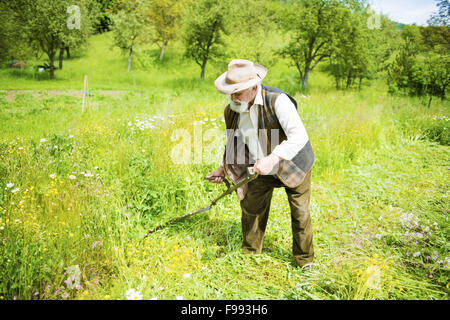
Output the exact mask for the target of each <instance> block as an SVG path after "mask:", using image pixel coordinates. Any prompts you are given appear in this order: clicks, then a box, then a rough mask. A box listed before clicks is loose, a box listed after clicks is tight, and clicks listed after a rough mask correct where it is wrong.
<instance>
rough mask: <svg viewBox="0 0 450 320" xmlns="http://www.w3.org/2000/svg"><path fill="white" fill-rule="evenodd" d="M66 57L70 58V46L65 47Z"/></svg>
mask: <svg viewBox="0 0 450 320" xmlns="http://www.w3.org/2000/svg"><path fill="white" fill-rule="evenodd" d="M66 53H67V59H70V48H69V47H66Z"/></svg>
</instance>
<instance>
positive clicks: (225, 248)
mask: <svg viewBox="0 0 450 320" xmlns="http://www.w3.org/2000/svg"><path fill="white" fill-rule="evenodd" d="M166 230H167V234H168V235H170V236H180V235H184V236H189V237H191V238H193V239H194V240H196V241H199V242H202V244H203V246H204V247H207V248H209V249H207V250H206V252H205V253H204V254H203V255H202V260H203V261H211V260H215V259H218V258H222V257H224V256H226V255H229V254H239V253H242V254H243V251H242V230H241V224H240V223H239V222H236V221H230V220H212V219H211V217H210V216H208V215H207V214H204V215H201V216H196V217H189V218H187V219H186V220H183V221H180V222H178V223H177V224H173V225H170V226H168V227H167V228H166ZM291 250H292V248H288V247H284V246H281V245H279V244H278V243H277V240H276V238H274V237H272V236H271V235H270V234H268V233H267V232H266V235H265V238H264V243H263V249H262V253H261V255H267V256H268V257H270V258H272V259H275V260H278V261H280V262H283V263H286V262H288V263H290V264H291V266H292V267H296V266H297V264H296V263H295V260H294V258H293V256H292V252H291ZM257 256H258V255H257Z"/></svg>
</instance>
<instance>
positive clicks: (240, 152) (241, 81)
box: [207, 59, 315, 267]
mask: <svg viewBox="0 0 450 320" xmlns="http://www.w3.org/2000/svg"><path fill="white" fill-rule="evenodd" d="M266 74H267V69H266V68H265V67H263V66H261V65H258V64H255V63H253V62H251V61H248V60H241V59H236V60H233V61H231V62H230V63H229V65H228V70H227V71H226V72H225V73H223V74H222V75H221V76H220V77H218V78H217V79H216V81H215V83H214V84H215V87H216V89H217V90H218V91H219V92H220V93H222V94H226V95H229V96H230V102H229V104H228V105H227V106H226V107H225V111H224V116H225V123H226V129H227V130H226V131H227V138H226V146H225V151H224V154H223V158H222V161H221V165H220V167H219V168H218V169H217V170H215V171H213V172H212V173H211V174H210V175H209V176H208V177H207V178H208V179H209V180H210V181H211V182H213V183H221V182H223V178H224V177H225V175H226V176H227V177H228V178H229V179H230V180H231V181H232V182H233V183H234V184H237V183H239V182H240V181H242V180H243V179H245V178H246V176H247V167H249V166H252V165H254V171H255V172H258V173H259V174H260V175H259V176H258V178H256V179H255V180H253V181H251V182H250V183H248V184H246V185H244V186H242V187H240V188H238V189H237V190H236V193H237V196H238V199H239V200H240V205H241V209H242V219H241V221H242V235H243V242H242V249H243V251H244V252H245V253H260V252H261V250H262V244H263V239H264V233H265V230H266V225H267V219H268V217H269V211H270V202H271V199H272V193H273V189H274V188H280V187H284V189H285V191H286V194H287V198H288V201H289V206H290V211H291V225H292V236H293V243H292V252H293V256H294V259H295V261H296V263H297V264H298V265H299V266H301V267H306V266H311V265H312V262H313V260H314V248H313V231H312V224H311V215H310V195H311V171H312V167H313V165H314V161H315V158H314V152H313V150H312V148H311V143H310V142H309V137H308V134H307V132H306V130H305V127H304V125H303V123H302V121H301V119H300V117H299V114H298V112H297V103H296V101H295V100H294V99H293V98H292V97H291V96H289V95H288V94H286V93H284V92H283V91H281V90H280V89H277V88H274V87H269V86H266V85H263V84H262V80H263V79H264V77H265V76H266Z"/></svg>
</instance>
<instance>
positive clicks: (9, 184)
mask: <svg viewBox="0 0 450 320" xmlns="http://www.w3.org/2000/svg"><path fill="white" fill-rule="evenodd" d="M6 187H7V188H8V189H9V188H12V187H14V183H12V182H10V183H7V184H6Z"/></svg>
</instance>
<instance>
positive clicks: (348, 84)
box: [346, 73, 352, 89]
mask: <svg viewBox="0 0 450 320" xmlns="http://www.w3.org/2000/svg"><path fill="white" fill-rule="evenodd" d="M351 84H352V74H351V73H349V74H348V75H347V84H346V89H348V88H350V85H351Z"/></svg>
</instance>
